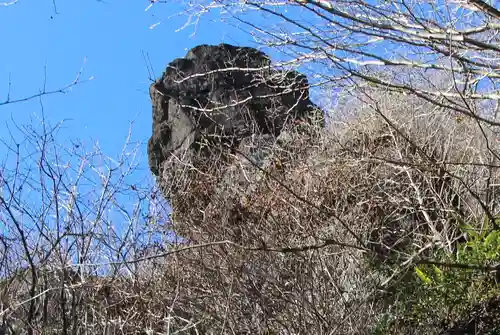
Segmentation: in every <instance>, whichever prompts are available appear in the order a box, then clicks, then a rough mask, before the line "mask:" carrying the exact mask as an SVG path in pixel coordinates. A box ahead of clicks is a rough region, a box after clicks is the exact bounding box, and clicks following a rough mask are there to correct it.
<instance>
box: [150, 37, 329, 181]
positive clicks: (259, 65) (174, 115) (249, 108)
mask: <svg viewBox="0 0 500 335" xmlns="http://www.w3.org/2000/svg"><path fill="white" fill-rule="evenodd" d="M150 96H151V100H152V104H153V134H152V136H151V138H150V140H149V143H148V156H149V166H150V168H151V171H152V172H153V174H155V175H157V176H161V167H162V165H163V163H164V162H165V161H166V160H168V159H170V158H171V157H172V156H180V155H183V156H184V157H185V154H184V153H185V152H187V151H191V152H196V153H197V154H198V153H199V152H200V151H202V149H203V148H206V146H204V145H203V144H216V145H217V146H219V147H224V148H237V147H238V146H239V144H240V142H241V141H242V140H243V139H245V138H248V137H251V136H253V137H255V136H272V137H274V138H275V137H277V136H279V134H280V133H281V131H282V129H283V127H284V126H286V125H287V124H291V123H292V122H297V119H301V120H311V119H314V120H315V121H318V119H319V122H321V123H322V122H323V113H322V112H321V111H319V109H318V108H317V106H315V105H314V104H313V103H312V102H311V101H310V100H309V94H308V81H307V79H306V77H305V76H304V75H302V74H300V73H298V72H296V71H284V70H276V69H273V68H272V66H271V61H270V59H269V57H267V56H266V55H265V54H264V53H262V52H260V51H258V50H256V49H253V48H248V47H237V46H232V45H228V44H220V45H200V46H197V47H195V48H193V49H192V50H190V51H189V52H188V53H187V55H186V57H185V58H180V59H175V60H174V61H172V62H171V63H170V64H169V65H168V66H167V69H166V70H165V72H164V73H163V75H162V77H161V78H160V79H159V80H157V81H156V82H155V83H154V84H153V85H151V87H150ZM208 152H209V151H207V153H208Z"/></svg>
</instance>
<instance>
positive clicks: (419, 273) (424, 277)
mask: <svg viewBox="0 0 500 335" xmlns="http://www.w3.org/2000/svg"><path fill="white" fill-rule="evenodd" d="M415 272H416V273H417V276H418V277H419V278H420V279H421V280H422V281H423V282H424V283H426V284H427V285H431V284H432V279H431V278H429V276H427V274H426V273H425V272H424V271H422V270H421V269H420V268H419V267H418V266H416V267H415Z"/></svg>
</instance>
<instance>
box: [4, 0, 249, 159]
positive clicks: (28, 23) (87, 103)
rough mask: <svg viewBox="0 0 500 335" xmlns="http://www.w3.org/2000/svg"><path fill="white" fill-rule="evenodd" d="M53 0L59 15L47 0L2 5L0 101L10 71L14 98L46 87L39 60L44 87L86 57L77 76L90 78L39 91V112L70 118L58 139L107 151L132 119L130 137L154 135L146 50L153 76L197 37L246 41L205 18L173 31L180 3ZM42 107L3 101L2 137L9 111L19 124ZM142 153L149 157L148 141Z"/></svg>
mask: <svg viewBox="0 0 500 335" xmlns="http://www.w3.org/2000/svg"><path fill="white" fill-rule="evenodd" d="M0 2H1V1H0ZM56 3H57V10H58V12H59V14H55V13H54V8H53V5H52V1H50V0H37V1H27V0H19V2H18V3H17V4H15V5H12V6H8V7H1V6H0V32H1V36H2V38H1V41H2V52H0V102H1V101H4V100H5V99H6V96H7V92H8V82H9V76H10V81H11V92H10V94H11V98H12V99H16V98H21V97H23V96H27V95H31V94H34V93H37V92H38V91H39V90H40V89H41V88H42V87H43V81H44V67H46V70H45V71H46V74H47V89H49V90H50V89H56V88H59V87H63V86H65V85H66V84H69V83H70V82H71V81H72V80H74V78H75V77H76V74H77V73H78V71H79V70H80V68H81V67H82V65H83V62H84V59H86V63H85V68H84V72H83V76H82V79H85V78H89V77H93V78H94V79H93V80H91V81H89V82H87V83H84V84H81V85H78V86H76V87H74V88H73V89H72V91H71V92H70V93H69V94H66V95H60V94H57V95H53V96H49V97H44V98H43V105H44V112H45V115H46V117H47V118H48V119H49V120H50V121H51V122H52V123H55V122H58V121H60V120H62V119H71V121H69V122H68V123H67V124H66V128H65V133H63V134H61V136H62V139H63V140H65V139H73V140H78V139H80V140H85V141H86V142H87V143H89V144H90V142H91V141H99V143H100V145H101V148H102V149H103V151H104V152H106V153H107V154H110V155H114V154H115V153H117V152H119V151H120V150H121V149H122V145H123V143H124V141H125V137H126V135H127V132H128V128H129V122H130V121H132V120H135V121H134V122H135V123H134V126H133V138H134V140H136V141H143V142H146V141H147V139H148V138H149V136H150V135H151V122H152V120H151V105H150V101H149V95H148V86H149V84H150V82H149V79H148V76H149V74H148V69H147V66H146V63H145V62H144V58H143V52H144V53H147V54H148V55H149V59H150V61H151V65H152V67H153V70H154V72H155V75H156V76H157V77H158V76H159V75H161V72H162V71H163V69H164V68H165V66H166V64H167V63H168V62H170V61H172V60H173V59H174V58H176V57H182V56H184V55H185V53H186V51H187V50H188V49H189V48H191V47H193V46H195V45H197V44H202V43H208V44H218V43H221V42H226V43H233V44H249V36H248V35H246V34H243V33H241V32H239V31H238V30H236V29H228V26H226V25H224V24H211V23H209V22H208V21H207V20H202V22H201V23H200V26H199V27H198V30H197V33H196V34H194V35H193V36H190V35H191V34H192V32H193V29H192V28H188V29H187V30H182V31H180V32H177V33H176V32H175V30H176V29H178V28H179V27H181V26H182V25H183V24H184V23H185V21H186V17H183V16H173V15H174V14H176V13H178V12H180V11H181V9H182V8H181V6H180V5H179V6H173V5H170V4H168V5H164V4H159V5H156V6H153V8H151V9H150V10H148V11H145V8H146V7H147V6H148V3H149V1H145V0H144V1H127V2H123V1H116V0H107V1H103V2H100V1H97V0H86V1H77V0H72V1H57V2H56ZM172 16H173V17H172ZM159 21H162V22H161V24H159V25H157V26H156V27H155V28H154V29H150V28H149V27H150V26H151V25H153V24H154V23H157V22H159ZM40 112H41V108H40V103H39V101H38V100H37V99H34V100H32V101H29V102H24V103H17V104H12V105H6V106H0V124H1V128H0V129H2V130H3V131H1V130H0V137H4V136H6V132H5V126H4V125H5V122H10V118H11V117H13V118H14V119H15V120H16V122H18V123H21V124H22V123H25V122H27V121H28V120H29V117H30V116H32V114H33V113H38V114H39V113H40ZM0 150H2V149H0ZM0 154H2V152H1V151H0ZM143 154H144V163H145V164H146V162H147V159H146V147H145V146H144V151H143Z"/></svg>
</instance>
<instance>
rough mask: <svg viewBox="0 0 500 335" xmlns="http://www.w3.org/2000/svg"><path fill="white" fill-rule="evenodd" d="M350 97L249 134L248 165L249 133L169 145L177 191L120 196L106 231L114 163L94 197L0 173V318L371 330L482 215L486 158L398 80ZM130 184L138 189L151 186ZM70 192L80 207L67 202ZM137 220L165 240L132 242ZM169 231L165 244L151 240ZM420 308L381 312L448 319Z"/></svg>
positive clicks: (469, 136)
mask: <svg viewBox="0 0 500 335" xmlns="http://www.w3.org/2000/svg"><path fill="white" fill-rule="evenodd" d="M364 93H366V91H365V92H364ZM363 97H364V94H360V95H358V96H352V97H350V98H348V97H346V99H345V100H344V101H342V102H341V103H340V104H339V107H338V111H339V112H342V113H343V115H347V116H348V117H347V121H346V120H345V119H344V120H343V121H342V122H334V121H335V120H331V122H330V126H329V127H328V128H327V129H322V128H320V127H316V126H314V125H311V124H306V123H303V124H300V125H298V126H294V127H290V128H289V129H286V130H284V131H283V133H282V134H281V135H280V136H279V137H278V138H277V139H274V140H269V139H268V140H267V142H266V141H264V143H259V145H260V146H261V148H262V146H263V145H267V146H268V147H267V156H266V157H265V158H264V160H263V161H260V162H259V161H258V160H257V158H255V157H254V156H252V151H251V150H250V149H248V150H245V148H248V147H250V146H251V145H252V144H253V145H256V143H251V141H250V140H249V141H248V143H244V144H243V145H241V146H240V148H241V151H236V152H230V151H228V152H225V151H224V150H223V149H222V150H221V149H220V148H216V147H214V148H213V150H219V153H220V155H221V156H222V155H226V156H225V157H223V158H224V162H226V163H222V162H218V161H217V160H216V159H215V158H214V156H213V155H212V156H211V160H210V161H206V163H207V164H208V166H206V168H203V165H200V164H199V162H198V161H197V160H201V161H202V160H203V159H206V156H204V155H200V156H198V157H189V159H188V157H186V156H184V159H180V160H179V159H171V160H170V162H171V165H170V166H168V168H167V167H165V171H166V173H172V174H173V176H174V178H172V179H171V180H172V181H174V182H175V190H176V192H175V193H174V195H173V196H172V197H171V199H170V201H171V206H172V210H173V217H172V221H169V222H168V225H167V226H162V225H160V221H161V218H160V217H158V215H159V214H158V213H161V212H156V214H155V212H152V210H153V209H152V208H151V207H150V206H147V208H144V209H143V210H142V211H139V210H138V207H137V204H136V205H134V206H133V208H135V210H136V211H137V212H136V213H135V214H134V215H132V214H133V213H132V212H130V213H129V215H130V219H131V221H129V224H126V225H125V228H123V229H125V230H128V231H127V232H125V233H121V234H120V233H118V232H117V231H115V233H111V234H110V232H112V231H106V228H105V227H111V226H113V225H116V224H117V222H118V221H116V220H118V219H119V218H109V217H106V215H104V213H105V212H106V210H107V209H110V208H111V207H113V206H114V205H113V194H116V193H119V192H124V191H125V189H126V188H127V189H129V190H130V189H131V188H130V185H126V184H125V183H124V182H120V180H122V179H123V178H121V177H119V178H118V179H117V183H114V184H113V183H111V181H112V180H113V178H111V175H112V174H113V173H115V172H117V170H115V169H113V168H109V170H108V173H109V174H106V173H105V172H104V171H100V173H99V176H101V177H103V176H106V175H108V176H109V177H108V178H107V179H106V178H104V179H101V180H100V182H102V183H103V184H102V185H103V191H104V193H101V194H99V196H98V194H94V197H90V198H89V197H86V196H84V195H83V190H85V185H81V186H79V185H77V184H75V186H77V187H80V190H79V191H78V192H75V191H74V192H73V193H64V195H65V196H63V190H62V189H60V188H52V187H49V184H46V183H45V182H44V183H43V184H41V185H42V186H43V185H45V187H46V189H44V190H45V191H44V192H47V193H46V194H47V197H48V198H47V200H46V202H43V203H42V206H41V207H38V208H37V209H36V210H34V207H29V206H27V203H26V201H27V200H26V199H27V198H26V197H25V194H23V193H17V192H14V191H12V192H11V191H9V190H14V189H16V187H18V186H16V185H19V184H18V183H20V182H21V181H22V180H26V175H22V174H18V175H17V177H16V178H17V179H16V178H8V177H7V176H8V173H7V172H3V174H2V189H3V192H2V198H1V199H2V206H1V208H2V211H1V215H2V222H3V223H4V225H5V226H6V227H8V229H9V230H8V231H9V233H3V236H2V243H3V246H4V249H3V250H4V252H3V261H2V274H3V276H4V278H5V279H4V280H3V282H2V284H1V285H2V287H1V290H2V291H1V292H2V298H1V301H2V317H3V318H4V320H5V321H4V322H5V325H6V327H7V328H8V327H10V328H8V329H12V331H15V330H16V329H17V331H20V330H24V329H31V332H32V333H36V332H43V333H70V332H74V333H116V332H118V331H121V332H123V333H140V332H146V331H148V330H149V331H155V332H157V333H168V332H171V333H184V332H185V333H220V332H222V333H263V334H264V333H265V334H272V333H276V334H277V333H290V334H302V333H311V332H312V333H317V334H323V333H331V332H334V333H342V334H360V333H366V332H367V331H369V330H370V329H375V328H376V327H377V325H378V324H379V323H380V322H381V319H382V317H383V316H384V315H385V313H386V312H387V311H389V310H392V309H391V308H394V306H396V305H397V302H398V299H402V298H401V297H399V296H398V294H399V293H400V291H401V290H402V289H403V288H404V289H406V288H405V286H404V283H405V282H406V281H407V280H409V279H408V278H409V277H411V276H412V274H413V269H414V266H415V264H419V263H418V262H422V261H425V260H437V261H439V259H436V255H438V251H443V250H444V251H445V252H446V253H449V254H453V252H454V250H455V249H456V248H457V243H459V242H460V241H463V240H464V239H465V238H466V237H465V236H464V235H463V231H461V230H460V229H459V222H477V221H478V220H482V218H483V217H484V215H485V209H487V211H488V212H489V214H490V215H493V216H496V215H497V212H498V210H497V201H496V199H497V194H496V192H497V189H498V186H497V185H498V184H499V181H498V177H499V176H498V166H499V165H498V159H497V155H496V154H495V153H496V152H497V150H498V147H497V144H496V143H497V141H496V139H495V136H494V133H493V132H492V131H491V129H489V128H488V127H486V126H482V128H479V127H478V124H477V123H476V121H475V120H467V119H463V118H460V114H457V113H453V112H450V111H449V110H445V109H439V108H436V107H435V106H433V105H432V104H429V103H426V102H424V101H421V100H420V99H418V98H415V97H408V96H404V95H401V94H396V93H387V92H380V91H377V90H376V89H374V90H373V91H372V92H371V94H370V101H363ZM356 101H357V102H356ZM40 135H41V134H38V135H35V137H33V140H35V139H37V137H36V136H40ZM43 138H45V139H47V137H46V136H45V137H43ZM255 138H258V137H255ZM54 148H56V147H54ZM45 157H47V156H45ZM124 157H125V156H124ZM87 158H88V157H87ZM42 159H43V158H42ZM45 159H48V158H45ZM195 161H196V162H197V163H196V164H194V163H193V162H195ZM228 161H229V162H231V164H227V162H228ZM82 162H83V160H82ZM89 166H92V165H89ZM119 166H123V163H122V164H119ZM194 166H196V169H195V168H194ZM200 166H201V168H200ZM103 167H104V166H102V167H100V168H98V167H95V168H96V169H97V168H98V169H102V168H103ZM40 169H41V170H40V171H41V174H45V176H46V177H47V176H50V178H49V180H51V181H52V182H53V183H54V184H53V185H58V182H61V183H62V182H63V181H64V180H65V175H64V173H61V172H56V171H61V170H57V169H58V168H57V167H56V166H55V165H54V164H49V162H48V161H43V160H42V165H40ZM80 171H81V170H80ZM207 171H210V173H207ZM12 172H15V170H14V171H12ZM122 173H123V172H122ZM15 176H16V175H15V174H14V175H11V177H15ZM94 180H95V179H94ZM106 181H107V182H106ZM25 185H26V186H27V185H29V184H28V183H27V181H26V182H25ZM61 185H64V184H61ZM70 186H71V185H66V186H65V187H66V188H68V190H69V189H71V187H70ZM135 187H136V186H134V188H135ZM6 190H7V191H6ZM66 191H67V190H66ZM9 192H11V193H9ZM106 192H107V193H106ZM144 192H146V193H144ZM144 192H139V191H137V193H136V195H137V196H138V198H137V199H141V198H142V201H152V198H154V197H159V194H156V195H154V193H153V194H150V193H147V189H145V190H144ZM164 192H165V193H166V194H167V195H168V194H169V193H168V189H165V190H164ZM71 194H73V195H74V196H75V198H74V200H71V201H70V200H68V199H69V198H67V196H68V195H71ZM147 194H149V195H147ZM16 197H17V198H16ZM63 199H66V200H63ZM89 199H90V200H91V202H90V203H85V201H86V200H89ZM148 199H149V200H148ZM153 200H154V199H153ZM57 201H61V203H60V205H59V206H60V208H59V209H58V207H57V205H56V203H57ZM71 204H74V206H76V207H74V208H77V209H78V213H79V214H78V215H77V214H76V213H77V212H71V213H72V214H70V213H69V212H68V210H69V209H68V206H70V205H71ZM91 204H92V206H93V207H90V205H91ZM54 206H56V207H54ZM63 208H64V209H63ZM20 211H23V212H20ZM73 211H74V209H73ZM99 211H101V212H99ZM120 211H122V212H127V209H125V208H121V209H120ZM162 211H163V214H165V213H166V212H167V209H166V208H164V209H163V210H162ZM44 212H46V213H48V212H50V213H53V214H54V215H56V216H57V214H59V216H61V217H62V216H63V213H64V215H66V217H67V218H68V220H69V219H70V221H65V220H63V219H60V223H63V222H66V224H67V226H66V227H65V228H63V227H59V228H56V227H54V228H50V227H49V226H45V225H47V224H48V222H53V221H52V220H49V219H48V217H47V216H35V214H37V213H38V215H43V213H44ZM85 213H86V214H85ZM139 214H140V216H139ZM38 218H39V219H38ZM44 218H45V219H44ZM144 218H146V219H144ZM143 219H144V221H143ZM21 220H23V221H21ZM40 220H45V221H44V222H45V225H44V224H42V223H43V221H40ZM47 220H48V221H47ZM122 220H123V218H122ZM37 222H40V225H37V224H38V223H37ZM113 222H114V223H113ZM122 222H123V221H122ZM141 222H142V223H141ZM18 225H20V227H18ZM37 227H38V228H37ZM16 229H17V230H16ZM108 229H109V228H108ZM57 231H59V232H60V233H59V234H61V235H57V234H56V232H57ZM145 231H146V232H147V231H149V232H151V234H160V235H162V236H164V237H162V238H161V239H158V238H154V237H153V235H150V237H149V238H147V239H145V238H144V232H145ZM169 231H173V232H175V234H176V236H177V240H176V239H174V238H172V236H170V237H166V236H167V235H168V232H169ZM54 234H55V235H54ZM24 245H26V246H24ZM21 246H23V247H21ZM84 251H86V253H85V252H84ZM54 257H56V258H54ZM105 257H109V258H110V259H108V260H105V259H104V258H105ZM30 259H31V261H30ZM31 263H32V264H31ZM96 263H97V264H96ZM57 264H59V265H57ZM99 264H101V265H99ZM25 265H26V266H27V268H25ZM444 271H445V270H444ZM33 273H35V276H33ZM470 307H471V308H472V305H471V306H470ZM435 313H436V317H435V319H434V320H432V322H428V323H425V324H418V323H415V322H410V321H409V319H407V318H405V317H404V316H402V315H398V314H397V311H395V312H394V316H395V317H396V321H394V322H395V323H393V325H394V327H397V328H398V329H399V330H400V331H401V333H411V332H433V331H437V330H438V329H439V327H442V325H439V324H438V323H439V322H443V321H444V320H446V319H447V318H448V317H451V318H453V317H454V318H460V317H462V316H463V315H462V314H459V313H458V312H457V313H458V314H454V313H455V312H454V311H451V312H450V314H449V315H447V314H446V312H445V311H435ZM450 320H451V319H450ZM405 327H407V328H405ZM395 329H396V328H393V330H392V331H391V333H396V331H395Z"/></svg>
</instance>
